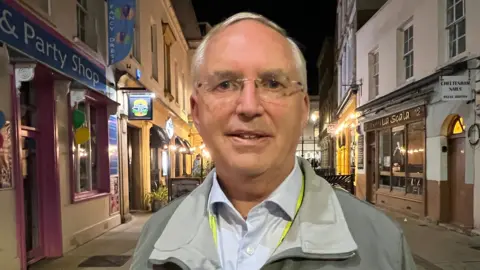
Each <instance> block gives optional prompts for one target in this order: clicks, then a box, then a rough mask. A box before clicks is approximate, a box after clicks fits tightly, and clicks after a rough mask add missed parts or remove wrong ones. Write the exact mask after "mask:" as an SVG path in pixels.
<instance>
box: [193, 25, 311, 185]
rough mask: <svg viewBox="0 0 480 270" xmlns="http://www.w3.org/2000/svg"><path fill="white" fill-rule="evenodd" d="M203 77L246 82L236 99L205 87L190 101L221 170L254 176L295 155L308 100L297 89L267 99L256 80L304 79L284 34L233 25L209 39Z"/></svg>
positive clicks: (200, 79) (213, 79) (306, 115)
mask: <svg viewBox="0 0 480 270" xmlns="http://www.w3.org/2000/svg"><path fill="white" fill-rule="evenodd" d="M272 74H273V75H272ZM198 75H199V76H198V78H199V79H198V81H199V82H212V81H215V82H217V83H218V82H220V83H222V80H226V81H227V82H228V81H231V80H233V79H239V80H242V79H244V80H246V81H245V82H244V83H243V85H242V88H241V90H237V91H235V93H236V94H235V97H234V98H231V97H230V96H228V97H226V96H225V95H226V94H227V93H231V92H226V91H222V92H218V93H220V94H218V95H212V94H211V92H209V91H204V89H197V91H195V92H194V94H193V95H192V97H191V109H192V116H193V119H194V122H195V125H196V127H197V129H198V131H199V133H200V135H201V136H202V138H203V140H204V142H205V145H206V146H207V148H208V150H209V152H210V154H211V156H212V158H213V160H214V161H215V163H216V165H217V168H218V169H220V168H222V169H223V170H226V171H228V172H230V173H240V174H242V175H246V176H252V177H253V176H257V175H260V174H262V173H264V172H266V171H267V170H269V169H272V170H275V169H276V168H279V167H280V166H282V165H283V164H284V161H285V160H286V159H287V158H292V157H293V156H294V153H295V149H296V147H297V143H298V139H299V137H300V134H301V132H302V130H303V128H304V126H305V124H306V121H307V119H308V111H309V101H308V96H307V95H306V94H305V93H304V92H303V91H297V92H292V93H293V94H291V95H289V96H284V97H281V98H278V99H275V100H271V99H266V98H263V97H262V95H261V94H259V91H260V88H259V87H256V84H255V82H254V80H255V79H265V78H266V77H268V76H277V77H278V78H288V81H289V82H290V81H298V80H300V76H299V74H298V72H297V69H296V65H295V61H294V58H293V54H292V49H291V46H290V45H289V43H288V41H287V40H286V39H285V38H284V37H283V36H282V35H280V34H279V33H277V32H276V31H274V30H272V29H270V28H268V27H267V26H265V25H263V24H261V23H258V22H256V21H253V20H245V21H241V22H238V23H236V24H234V25H231V26H229V27H228V28H226V29H224V30H223V31H221V32H219V33H218V34H217V35H215V36H214V37H213V38H212V39H211V40H210V43H209V45H208V46H207V50H206V52H205V59H204V62H203V65H202V66H201V68H200V70H199V74H198ZM265 80H267V79H265ZM212 84H213V83H210V85H209V86H210V87H213V86H214V85H212ZM257 86H258V84H257ZM221 87H223V88H221V89H226V88H228V89H230V88H231V87H229V85H228V83H227V84H221ZM222 95H223V96H222ZM220 96H221V97H222V98H219V97H220Z"/></svg>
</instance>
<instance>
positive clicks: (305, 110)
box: [302, 94, 310, 129]
mask: <svg viewBox="0 0 480 270" xmlns="http://www.w3.org/2000/svg"><path fill="white" fill-rule="evenodd" d="M302 118H303V123H302V128H303V129H305V128H306V127H307V125H308V121H309V120H310V98H309V96H308V94H304V95H303V100H302Z"/></svg>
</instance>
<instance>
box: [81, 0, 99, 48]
mask: <svg viewBox="0 0 480 270" xmlns="http://www.w3.org/2000/svg"><path fill="white" fill-rule="evenodd" d="M87 3H88V0H77V37H78V38H79V39H80V40H81V41H82V42H84V43H85V44H87V45H88V46H89V47H90V49H92V50H94V51H96V50H97V20H96V19H95V18H94V17H91V16H89V14H88V9H89V7H88V6H87Z"/></svg>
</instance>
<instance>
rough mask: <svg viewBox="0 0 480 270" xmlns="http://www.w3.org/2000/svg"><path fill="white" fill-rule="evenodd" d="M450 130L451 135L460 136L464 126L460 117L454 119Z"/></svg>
mask: <svg viewBox="0 0 480 270" xmlns="http://www.w3.org/2000/svg"><path fill="white" fill-rule="evenodd" d="M451 130H452V131H451V134H453V135H455V134H462V133H463V132H465V124H464V123H463V118H462V117H460V116H459V117H457V118H455V120H454V121H453V124H452V129H451Z"/></svg>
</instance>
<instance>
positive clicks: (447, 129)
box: [356, 0, 480, 230]
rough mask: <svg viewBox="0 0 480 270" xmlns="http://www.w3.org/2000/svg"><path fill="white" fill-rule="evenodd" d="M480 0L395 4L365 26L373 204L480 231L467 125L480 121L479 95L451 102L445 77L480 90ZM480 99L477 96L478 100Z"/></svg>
mask: <svg viewBox="0 0 480 270" xmlns="http://www.w3.org/2000/svg"><path fill="white" fill-rule="evenodd" d="M478 12H480V2H479V1H476V0H439V1H435V0H390V1H388V2H387V3H386V4H385V5H384V6H383V7H382V8H381V9H380V10H379V11H378V12H377V13H376V14H375V15H374V16H373V17H372V18H371V19H370V20H369V21H368V22H367V23H366V24H365V25H364V26H363V27H362V28H361V29H360V30H359V31H358V32H357V39H356V40H357V44H356V47H357V65H356V69H357V79H359V80H362V88H361V90H360V91H359V94H358V96H359V98H358V100H359V106H358V108H357V111H358V112H359V113H360V114H361V117H360V119H359V121H360V123H361V136H363V139H362V140H361V141H362V143H363V147H362V148H363V149H362V151H361V152H362V153H363V155H362V156H360V155H359V157H358V163H359V164H360V163H363V164H362V165H361V166H360V167H361V168H359V169H358V170H357V173H358V174H359V175H361V177H363V178H364V179H365V181H364V185H362V186H360V187H358V185H357V190H358V189H359V190H360V191H361V192H362V196H363V197H364V198H366V199H367V200H369V201H371V202H373V203H377V204H381V205H382V206H385V207H390V208H394V209H396V210H399V211H403V212H406V213H409V214H412V215H415V216H419V217H425V218H428V219H431V220H434V221H439V222H444V223H449V224H452V225H455V226H457V227H460V228H462V229H465V230H471V229H478V228H480V177H479V176H478V175H479V174H478V173H476V168H480V150H478V147H476V145H471V144H470V143H469V139H468V130H469V128H470V127H472V126H475V125H476V123H478V122H479V119H478V118H479V117H478V115H477V113H476V110H475V104H476V103H478V102H475V99H476V98H475V96H476V94H475V93H474V91H472V95H471V98H468V100H461V101H444V99H442V94H441V90H442V88H441V86H440V80H441V78H443V76H452V75H455V76H466V78H467V79H468V78H470V79H471V82H472V84H471V86H472V89H473V90H478V89H480V84H478V83H477V84H476V83H475V82H476V81H477V80H478V79H477V78H478V77H479V76H478V70H475V69H469V68H468V67H472V66H475V64H476V62H477V60H476V58H478V56H479V55H480V35H479V34H478V33H477V31H476V26H477V25H480V17H479V16H478V15H477V13H478ZM477 99H478V98H477Z"/></svg>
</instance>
